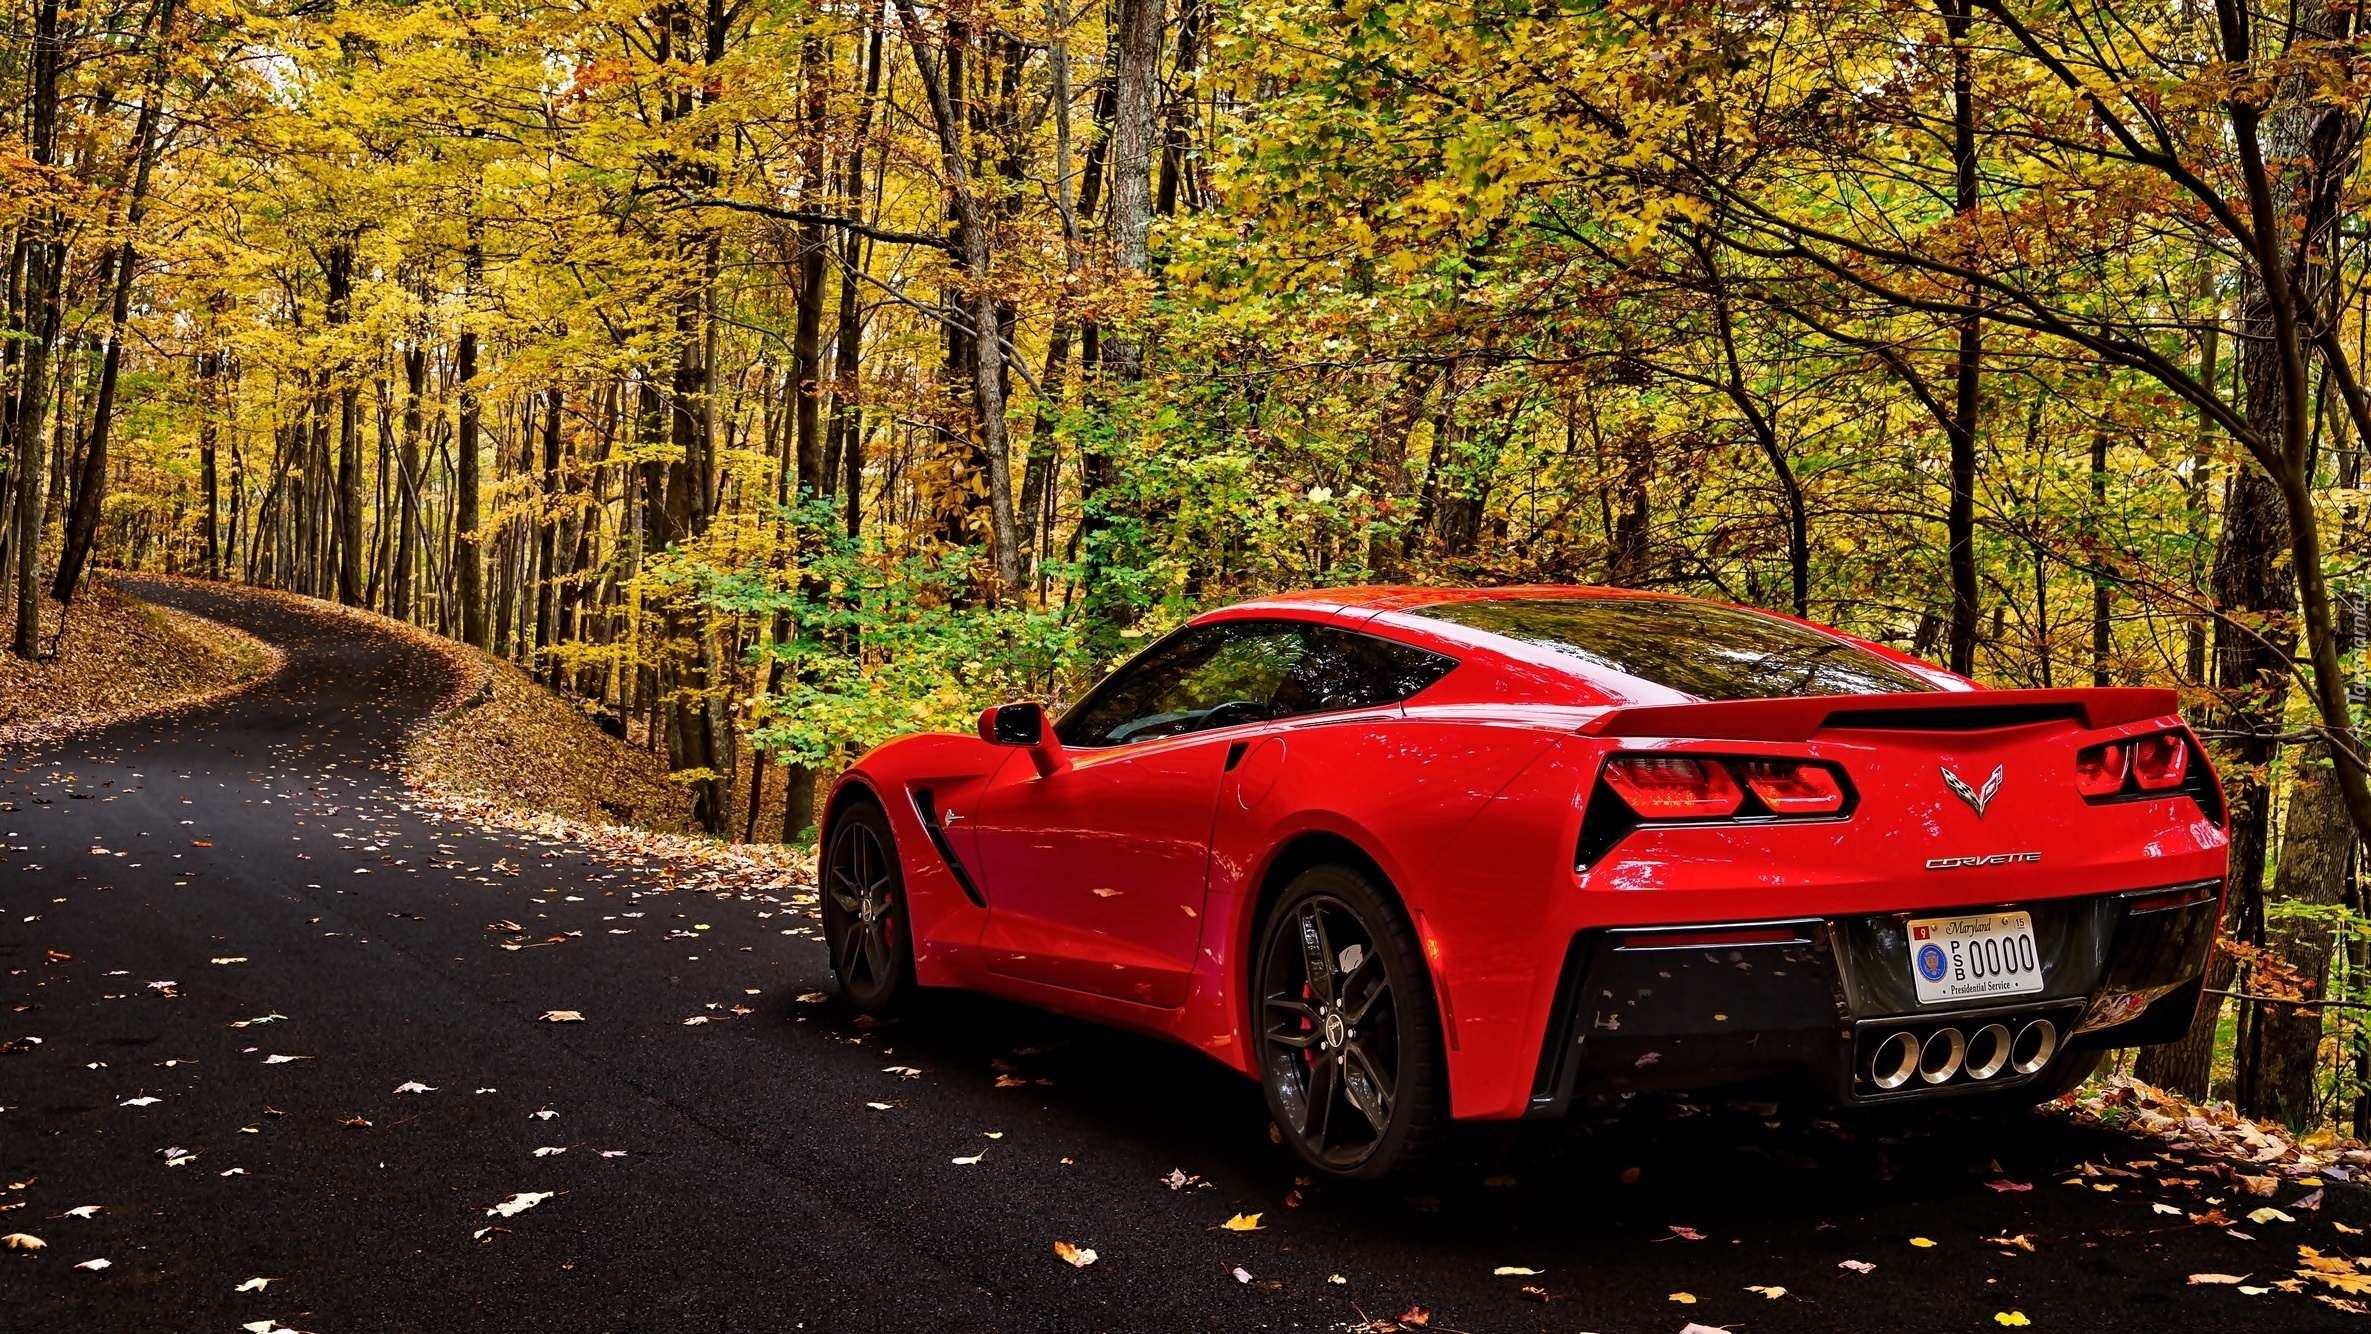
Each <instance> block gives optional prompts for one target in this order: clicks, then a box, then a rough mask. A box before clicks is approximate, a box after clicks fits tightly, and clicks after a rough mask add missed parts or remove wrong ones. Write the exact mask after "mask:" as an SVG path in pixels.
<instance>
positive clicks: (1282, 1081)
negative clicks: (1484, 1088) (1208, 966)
mask: <svg viewBox="0 0 2371 1334" xmlns="http://www.w3.org/2000/svg"><path fill="white" fill-rule="evenodd" d="M1256 958H1257V962H1258V969H1259V972H1258V975H1257V987H1258V991H1257V995H1258V1006H1259V1013H1258V1023H1259V1029H1260V1039H1259V1041H1260V1083H1261V1086H1262V1088H1263V1089H1265V1090H1266V1092H1267V1095H1268V1108H1269V1111H1270V1113H1271V1114H1272V1115H1273V1116H1274V1117H1275V1118H1276V1126H1277V1129H1278V1131H1279V1132H1280V1133H1281V1134H1282V1136H1283V1138H1284V1141H1285V1143H1286V1145H1287V1146H1288V1147H1290V1148H1291V1149H1292V1150H1293V1152H1294V1153H1296V1154H1297V1155H1299V1156H1300V1158H1301V1159H1302V1160H1303V1161H1304V1162H1306V1163H1308V1164H1309V1165H1310V1166H1311V1167H1313V1168H1315V1169H1316V1170H1317V1171H1319V1172H1320V1173H1322V1174H1324V1175H1325V1176H1327V1177H1329V1178H1331V1179H1333V1180H1335V1181H1338V1182H1370V1181H1381V1180H1384V1179H1386V1178H1391V1177H1398V1176H1405V1175H1407V1174H1408V1173H1410V1172H1411V1171H1413V1170H1414V1169H1415V1168H1416V1167H1417V1166H1418V1165H1419V1163H1420V1162H1421V1160H1422V1159H1424V1158H1425V1157H1426V1156H1428V1154H1429V1152H1430V1150H1432V1149H1433V1148H1434V1147H1435V1145H1436V1142H1437V1141H1438V1140H1439V1138H1440V1137H1441V1134H1442V1132H1443V1130H1444V1129H1445V1122H1446V1121H1447V1104H1448V1099H1447V1096H1446V1070H1445V1067H1444V1061H1443V1058H1442V1056H1441V1051H1440V1033H1439V1027H1440V1026H1439V1022H1438V1020H1437V1019H1436V1018H1435V1010H1434V1008H1433V998H1432V987H1431V983H1430V978H1429V976H1428V975H1427V974H1426V972H1425V968H1424V962H1423V957H1422V955H1421V954H1420V953H1419V951H1418V946H1417V943H1416V939H1415V932H1414V931H1413V930H1412V929H1411V928H1410V927H1409V925H1408V922H1407V919H1406V917H1405V916H1404V915H1402V914H1401V912H1400V911H1399V908H1398V905H1397V904H1396V903H1394V902H1393V901H1392V900H1391V898H1390V896H1389V895H1388V894H1387V893H1385V892H1384V891H1383V890H1382V889H1381V887H1380V886H1379V885H1377V884H1376V883H1375V882H1374V880H1373V879H1372V878H1371V877H1370V876H1368V875H1367V874H1366V873H1364V872H1363V871H1361V870H1358V869H1355V868H1352V867H1347V866H1335V865H1327V866H1318V867H1314V868H1312V869H1310V870H1308V871H1304V872H1302V873H1301V875H1300V876H1299V877H1297V878H1296V879H1295V880H1294V881H1293V882H1292V884H1291V885H1290V886H1288V887H1287V888H1286V890H1285V892H1284V894H1283V896H1282V897H1281V898H1280V899H1279V900H1278V901H1277V904H1276V907H1275V909H1274V911H1273V912H1271V913H1270V915H1269V917H1268V920H1267V923H1266V926H1265V928H1264V930H1263V932H1262V937H1261V944H1260V948H1259V952H1258V954H1257V956H1256Z"/></svg>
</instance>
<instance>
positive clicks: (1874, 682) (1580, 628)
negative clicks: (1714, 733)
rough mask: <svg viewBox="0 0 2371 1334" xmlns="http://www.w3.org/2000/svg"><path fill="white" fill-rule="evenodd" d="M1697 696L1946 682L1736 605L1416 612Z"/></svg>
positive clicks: (1584, 604)
mask: <svg viewBox="0 0 2371 1334" xmlns="http://www.w3.org/2000/svg"><path fill="white" fill-rule="evenodd" d="M1411 610H1413V611H1414V613H1415V614H1416V615H1419V616H1429V617H1432V618H1433V619H1435V620H1441V621H1450V622H1454V623H1455V624H1458V625H1463V626H1468V627H1471V628H1472V629H1476V630H1483V631H1487V632H1489V633H1491V634H1494V635H1500V636H1503V637H1505V638H1507V639H1513V640H1519V641H1521V642H1523V643H1526V644H1534V645H1537V646H1538V647H1540V648H1544V649H1552V650H1554V651H1555V652H1558V653H1562V654H1565V655H1567V656H1569V657H1574V658H1578V659H1580V660H1581V661H1583V662H1586V663H1589V664H1591V665H1593V666H1597V667H1603V668H1607V669H1609V670H1612V671H1617V672H1621V673H1622V674H1624V675H1626V676H1635V677H1638V678H1639V679H1641V680H1645V681H1652V682H1654V683H1655V684H1656V685H1659V686H1665V687H1668V688H1670V689H1672V690H1676V691H1679V692H1680V693H1681V694H1683V695H1693V696H1695V697H1696V698H1698V699H1775V698H1779V697H1782V696H1788V695H1890V694H1903V693H1908V692H1910V691H1923V690H1934V689H1937V687H1936V686H1935V685H1934V684H1933V683H1932V682H1930V681H1928V680H1926V679H1925V678H1923V677H1921V676H1919V675H1917V674H1916V673H1914V672H1911V671H1909V670H1907V669H1906V668H1903V667H1900V666H1897V665H1895V664H1894V663H1891V662H1888V661H1886V660H1885V659H1883V658H1880V657H1878V656H1877V655H1876V654H1874V653H1871V652H1869V651H1868V650H1866V649H1863V648H1860V647H1857V646H1855V645H1853V644H1849V643H1846V642H1845V641H1843V640H1840V639H1831V638H1829V637H1828V636H1826V635H1823V634H1821V633H1819V632H1818V631H1816V630H1811V629H1807V628H1805V627H1803V626H1800V625H1796V624H1795V623H1793V622H1792V621H1782V620H1779V619H1778V618H1777V617H1774V616H1762V615H1757V614H1756V613H1753V612H1750V611H1744V610H1741V609H1739V608H1735V607H1722V606H1717V605H1714V604H1712V603H1706V602H1683V601H1680V600H1678V599H1676V598H1630V597H1575V598H1494V599H1488V600H1484V601H1477V602H1443V603H1438V604H1436V605H1434V606H1430V607H1416V608H1412V609H1411Z"/></svg>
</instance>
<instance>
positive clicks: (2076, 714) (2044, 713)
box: [1821, 704, 2083, 732]
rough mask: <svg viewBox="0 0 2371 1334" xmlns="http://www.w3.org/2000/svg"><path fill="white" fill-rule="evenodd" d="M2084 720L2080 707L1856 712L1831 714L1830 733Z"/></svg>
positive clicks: (1987, 727) (1985, 727)
mask: <svg viewBox="0 0 2371 1334" xmlns="http://www.w3.org/2000/svg"><path fill="white" fill-rule="evenodd" d="M2068 720H2071V721H2074V722H2078V723H2079V722H2081V721H2083V706H2082V705H2080V704H1995V705H1981V704H1979V705H1977V706H1975V707H1973V708H1956V709H1917V708H1907V709H1853V710H1839V711H1837V712H1835V713H1831V714H1829V715H1828V719H1827V721H1826V722H1824V723H1822V724H1821V726H1822V727H1823V728H1826V729H1828V730H1831V731H1833V730H1837V729H1847V728H1849V729H1852V730H1856V731H1884V732H1989V731H1992V730H1993V729H1995V728H2000V727H2029V726H2031V725H2033V724H2035V723H2054V722H2063V721H2068Z"/></svg>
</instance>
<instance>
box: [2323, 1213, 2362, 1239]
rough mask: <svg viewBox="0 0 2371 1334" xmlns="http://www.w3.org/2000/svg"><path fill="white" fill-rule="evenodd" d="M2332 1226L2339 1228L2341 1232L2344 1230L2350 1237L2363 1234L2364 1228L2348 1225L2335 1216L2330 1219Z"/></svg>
mask: <svg viewBox="0 0 2371 1334" xmlns="http://www.w3.org/2000/svg"><path fill="white" fill-rule="evenodd" d="M2330 1226H2332V1227H2334V1228H2336V1229H2338V1230H2339V1231H2340V1232H2343V1233H2345V1234H2346V1235H2347V1236H2350V1237H2359V1236H2362V1235H2363V1229H2361V1228H2359V1227H2348V1226H2347V1225H2346V1224H2344V1223H2341V1222H2339V1221H2338V1220H2337V1219H2335V1218H2333V1219H2331V1220H2330Z"/></svg>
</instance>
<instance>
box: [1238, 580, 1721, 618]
mask: <svg viewBox="0 0 2371 1334" xmlns="http://www.w3.org/2000/svg"><path fill="white" fill-rule="evenodd" d="M1509 598H1662V599H1666V600H1670V601H1682V602H1685V601H1695V600H1696V599H1692V598H1686V597H1682V596H1681V595H1679V594H1674V593H1656V592H1649V591H1645V590H1642V589H1636V588H1604V587H1598V586H1595V585H1589V584H1505V585H1500V586H1497V587H1494V588H1423V587H1419V586H1417V585H1414V584H1368V585H1362V586H1359V587H1353V588H1306V589H1302V590H1299V591H1298V592H1292V593H1272V594H1269V595H1267V596H1265V597H1258V598H1254V599H1252V600H1250V601H1248V602H1238V603H1234V604H1233V605H1231V606H1229V607H1227V608H1226V610H1228V611H1240V610H1243V609H1245V608H1250V607H1262V608H1265V607H1279V608H1282V607H1293V608H1298V609H1302V610H1310V611H1319V610H1322V611H1368V612H1382V611H1405V610H1407V609H1408V608H1411V607H1431V606H1436V605H1438V604H1441V603H1444V602H1499V601H1504V600H1506V599H1509Z"/></svg>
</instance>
